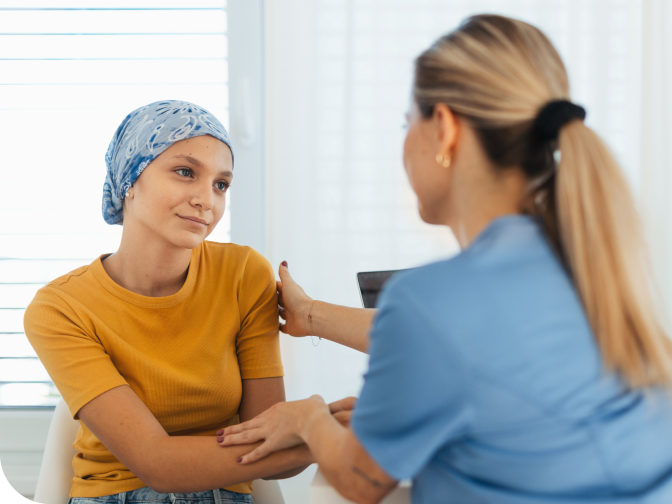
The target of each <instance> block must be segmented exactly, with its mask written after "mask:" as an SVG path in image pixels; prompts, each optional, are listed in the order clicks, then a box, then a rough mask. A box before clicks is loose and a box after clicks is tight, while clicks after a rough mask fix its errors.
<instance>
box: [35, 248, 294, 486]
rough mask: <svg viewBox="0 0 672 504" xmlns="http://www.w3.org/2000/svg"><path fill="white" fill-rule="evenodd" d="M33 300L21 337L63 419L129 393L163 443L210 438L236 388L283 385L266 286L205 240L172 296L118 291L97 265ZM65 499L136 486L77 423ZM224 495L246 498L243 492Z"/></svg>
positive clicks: (234, 408)
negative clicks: (126, 389)
mask: <svg viewBox="0 0 672 504" xmlns="http://www.w3.org/2000/svg"><path fill="white" fill-rule="evenodd" d="M105 257H106V255H103V256H101V257H99V258H98V259H96V260H95V261H94V262H93V263H91V264H90V265H88V266H84V267H82V268H79V269H76V270H74V271H72V272H70V273H68V274H67V275H64V276H62V277H60V278H58V279H56V280H54V281H53V282H50V283H49V284H47V285H46V286H44V287H43V288H42V289H40V290H39V291H38V292H37V294H36V296H35V298H34V299H33V301H32V302H31V303H30V306H29V307H28V309H27V310H26V314H25V318H24V326H25V331H26V336H28V339H29V340H30V343H31V344H32V346H33V348H34V349H35V351H36V352H37V355H38V356H39V358H40V360H41V361H42V363H43V364H44V366H45V367H46V369H47V371H48V372H49V376H51V379H52V380H53V381H54V383H55V385H56V387H58V390H59V391H60V393H61V394H62V396H63V399H64V400H65V402H66V403H67V405H68V408H69V409H70V413H71V414H72V416H73V418H74V419H76V420H79V418H78V416H77V413H78V412H79V410H80V409H81V408H82V406H84V405H85V404H86V403H88V402H89V401H91V400H92V399H94V398H95V397H97V396H99V395H100V394H102V393H103V392H106V391H107V390H110V389H112V388H114V387H117V386H119V385H129V386H130V387H131V388H132V389H133V391H134V392H135V393H136V394H138V396H139V397H140V399H141V400H142V401H143V402H144V403H145V405H147V407H148V408H149V410H150V411H151V412H152V413H153V414H154V416H155V417H156V418H157V420H158V421H159V422H160V423H161V425H162V426H163V428H164V429H165V430H166V432H168V433H169V434H170V435H181V436H185V435H189V436H214V435H215V433H216V431H217V430H218V429H220V428H221V427H222V426H223V425H228V424H233V423H237V421H238V419H237V414H238V408H239V406H240V400H241V395H242V382H241V380H246V379H253V378H270V377H277V376H282V374H283V370H282V362H281V360H280V346H279V338H278V308H277V297H276V286H275V276H274V274H273V270H272V268H271V266H270V264H269V263H268V261H267V260H266V259H265V258H264V257H263V256H262V255H261V254H259V253H258V252H256V251H255V250H253V249H251V248H249V247H242V246H239V245H234V244H230V243H226V244H224V243H215V242H208V241H205V242H203V243H202V244H201V245H199V246H198V247H196V248H195V249H194V250H193V251H192V255H191V263H190V265H189V271H188V274H187V279H186V281H185V283H184V285H183V287H182V288H181V289H180V290H179V292H177V293H175V294H173V295H171V296H166V297H147V296H141V295H139V294H136V293H134V292H131V291H129V290H126V289H124V288H123V287H121V286H120V285H118V284H117V283H115V282H114V281H113V280H112V279H111V278H110V277H109V276H108V275H107V272H106V271H105V269H104V268H103V264H102V262H101V259H104V258H105ZM79 424H80V427H79V432H78V433H77V438H76V440H75V442H74V448H75V449H76V450H77V451H78V453H77V455H76V456H75V458H74V459H73V467H74V470H75V477H74V478H73V480H72V489H71V491H70V497H100V496H103V495H113V494H117V493H120V492H126V491H130V490H135V489H138V488H141V487H144V486H146V485H145V484H144V483H143V482H142V481H140V479H138V478H137V477H136V476H135V475H134V474H132V473H131V471H129V470H128V469H127V468H126V467H125V466H124V465H123V464H122V463H121V462H119V460H117V459H116V457H114V455H112V454H111V453H110V452H109V450H107V448H105V446H103V445H102V443H101V442H100V441H99V440H98V439H97V438H96V436H94V435H93V433H92V432H91V431H90V430H89V429H88V428H87V427H86V425H84V423H83V422H82V421H81V420H80V421H79ZM228 490H231V491H235V492H241V493H250V492H251V491H252V490H251V484H250V483H243V484H239V485H235V486H232V487H229V488H228Z"/></svg>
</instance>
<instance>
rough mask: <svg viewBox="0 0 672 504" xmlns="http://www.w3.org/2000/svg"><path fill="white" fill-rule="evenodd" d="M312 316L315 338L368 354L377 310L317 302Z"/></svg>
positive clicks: (311, 325)
mask: <svg viewBox="0 0 672 504" xmlns="http://www.w3.org/2000/svg"><path fill="white" fill-rule="evenodd" d="M310 316H311V319H312V320H311V322H310V327H311V329H312V333H313V334H314V335H315V336H319V337H320V338H324V339H327V340H329V341H333V342H335V343H339V344H341V345H345V346H347V347H350V348H354V349H355V350H359V351H360V352H365V353H366V352H367V349H368V346H369V331H370V330H371V325H372V324H373V320H374V318H375V316H376V310H373V309H364V308H350V307H348V306H341V305H335V304H330V303H325V302H323V301H315V303H314V304H313V307H312V310H311V312H310Z"/></svg>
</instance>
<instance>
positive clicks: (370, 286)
mask: <svg viewBox="0 0 672 504" xmlns="http://www.w3.org/2000/svg"><path fill="white" fill-rule="evenodd" d="M400 271H404V270H391V271H365V272H362V273H357V283H359V292H360V294H361V295H362V304H363V305H364V308H375V307H376V301H377V300H378V294H379V293H380V289H382V288H383V285H384V284H385V282H387V281H388V280H389V279H390V277H391V276H392V275H394V274H395V273H398V272H400Z"/></svg>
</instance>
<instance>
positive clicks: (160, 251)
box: [103, 227, 191, 297]
mask: <svg viewBox="0 0 672 504" xmlns="http://www.w3.org/2000/svg"><path fill="white" fill-rule="evenodd" d="M137 235H138V233H134V232H133V230H132V229H131V228H130V227H129V228H124V231H123V233H122V236H121V244H120V245H119V250H117V251H116V252H115V253H114V254H112V255H111V256H108V257H107V258H105V260H104V261H103V267H104V268H105V271H106V272H107V274H108V275H109V276H110V278H111V279H112V280H114V281H115V282H116V283H117V284H119V285H120V286H122V287H123V288H125V289H127V290H130V291H131V292H135V293H136V294H140V295H142V296H149V297H163V296H170V295H172V294H175V293H176V292H178V291H179V290H180V289H181V288H182V286H183V285H184V282H185V280H186V279H187V272H188V269H189V263H190V261H191V250H190V249H184V248H180V247H176V246H175V245H173V244H171V243H167V242H166V241H165V240H163V239H162V238H160V237H152V238H153V239H148V237H147V236H146V234H145V236H144V237H143V238H142V239H139V237H138V236H137Z"/></svg>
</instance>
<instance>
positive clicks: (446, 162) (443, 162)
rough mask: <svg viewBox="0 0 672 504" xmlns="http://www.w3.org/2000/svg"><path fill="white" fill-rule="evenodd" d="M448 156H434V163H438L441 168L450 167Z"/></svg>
mask: <svg viewBox="0 0 672 504" xmlns="http://www.w3.org/2000/svg"><path fill="white" fill-rule="evenodd" d="M450 161H451V159H450V154H446V155H445V157H444V156H442V155H441V154H437V155H436V162H437V163H439V164H440V165H441V166H443V167H444V168H448V167H449V166H450Z"/></svg>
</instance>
